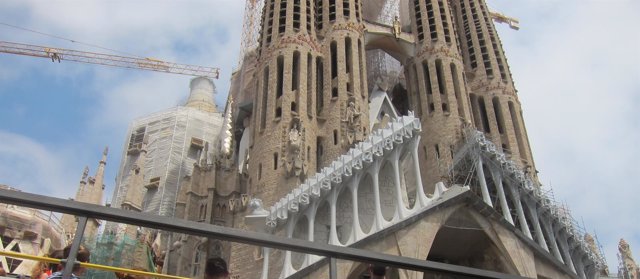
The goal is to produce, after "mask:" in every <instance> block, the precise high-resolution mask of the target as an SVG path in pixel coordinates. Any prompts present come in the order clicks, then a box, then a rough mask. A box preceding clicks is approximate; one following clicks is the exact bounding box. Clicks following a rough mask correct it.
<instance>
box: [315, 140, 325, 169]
mask: <svg viewBox="0 0 640 279" xmlns="http://www.w3.org/2000/svg"><path fill="white" fill-rule="evenodd" d="M323 154H324V147H323V146H322V138H321V137H317V138H316V170H319V169H320V167H321V166H322V155H323Z"/></svg>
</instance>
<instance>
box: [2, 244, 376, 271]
mask: <svg viewBox="0 0 640 279" xmlns="http://www.w3.org/2000/svg"><path fill="white" fill-rule="evenodd" d="M70 252H71V246H70V245H69V246H67V247H65V248H64V249H63V250H61V251H56V252H54V253H53V254H51V255H49V257H51V258H56V259H66V258H68V257H69V253H70ZM90 257H91V252H90V251H89V249H87V248H85V247H84V246H80V248H79V249H78V252H77V254H76V261H77V262H83V263H86V262H89V258H90ZM64 267H65V265H64V263H61V264H46V263H44V262H39V263H38V264H36V265H35V266H34V267H33V270H32V272H31V278H32V279H62V274H63V271H64ZM137 270H140V271H146V270H142V269H137ZM85 271H86V268H85V267H83V266H81V265H80V264H79V263H76V264H74V265H73V269H72V271H71V279H78V278H79V276H82V275H84V273H85ZM368 272H369V278H371V279H384V278H385V274H386V267H385V266H380V265H369V270H368ZM204 273H205V274H204V279H229V278H230V273H229V270H228V268H227V262H225V260H223V259H222V258H219V257H216V258H210V259H208V260H207V263H206V265H205V269H204ZM6 275H7V274H6V272H5V270H4V269H3V268H2V267H1V266H0V276H6ZM116 277H118V279H146V278H145V277H144V276H136V275H132V274H126V273H120V272H116Z"/></svg>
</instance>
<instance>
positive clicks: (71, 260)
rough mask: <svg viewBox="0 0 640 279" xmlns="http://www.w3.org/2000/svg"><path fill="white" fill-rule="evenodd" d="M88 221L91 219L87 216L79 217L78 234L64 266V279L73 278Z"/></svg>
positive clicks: (74, 237)
mask: <svg viewBox="0 0 640 279" xmlns="http://www.w3.org/2000/svg"><path fill="white" fill-rule="evenodd" d="M87 219H89V218H87V217H86V216H78V226H76V233H75V235H74V236H73V242H72V243H71V249H70V250H69V256H68V257H67V263H66V264H65V265H64V272H63V273H62V278H63V279H69V278H71V273H72V272H73V266H75V262H76V256H77V255H78V249H80V242H81V241H82V236H84V228H86V227H87Z"/></svg>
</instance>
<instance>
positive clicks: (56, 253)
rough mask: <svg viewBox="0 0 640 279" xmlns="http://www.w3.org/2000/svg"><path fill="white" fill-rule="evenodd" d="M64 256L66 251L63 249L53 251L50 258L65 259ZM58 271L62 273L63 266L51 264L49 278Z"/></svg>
mask: <svg viewBox="0 0 640 279" xmlns="http://www.w3.org/2000/svg"><path fill="white" fill-rule="evenodd" d="M63 255H64V251H63V250H62V249H60V250H55V251H53V253H51V255H50V256H49V258H54V259H63ZM56 271H62V264H57V263H50V264H49V276H51V272H56Z"/></svg>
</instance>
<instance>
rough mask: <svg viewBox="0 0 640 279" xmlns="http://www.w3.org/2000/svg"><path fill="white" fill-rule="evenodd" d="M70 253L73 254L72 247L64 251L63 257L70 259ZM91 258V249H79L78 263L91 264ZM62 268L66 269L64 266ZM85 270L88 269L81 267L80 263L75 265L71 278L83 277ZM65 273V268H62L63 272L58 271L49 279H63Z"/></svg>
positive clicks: (82, 247)
mask: <svg viewBox="0 0 640 279" xmlns="http://www.w3.org/2000/svg"><path fill="white" fill-rule="evenodd" d="M70 252H71V245H69V246H67V247H65V248H64V250H63V251H62V257H63V258H64V259H66V258H68V257H69V253H70ZM89 257H91V252H89V249H87V248H85V247H84V246H82V245H81V246H80V248H78V254H77V255H76V261H77V262H83V263H86V262H89ZM60 266H62V267H64V264H60ZM85 270H86V269H85V268H84V267H82V266H80V264H78V263H76V264H74V265H73V269H72V270H71V278H72V279H78V276H81V275H83V274H84V272H85ZM63 271H64V268H61V270H58V271H56V272H54V273H53V274H51V276H49V279H62V273H63Z"/></svg>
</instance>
